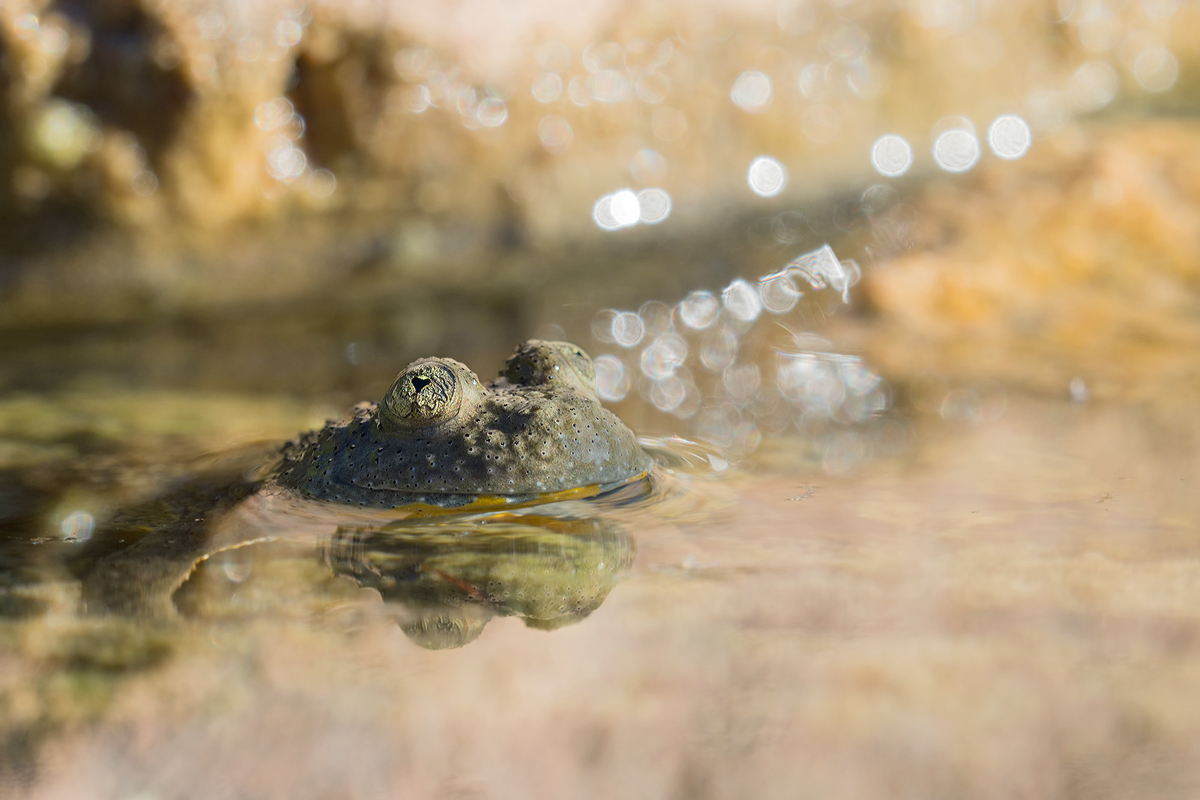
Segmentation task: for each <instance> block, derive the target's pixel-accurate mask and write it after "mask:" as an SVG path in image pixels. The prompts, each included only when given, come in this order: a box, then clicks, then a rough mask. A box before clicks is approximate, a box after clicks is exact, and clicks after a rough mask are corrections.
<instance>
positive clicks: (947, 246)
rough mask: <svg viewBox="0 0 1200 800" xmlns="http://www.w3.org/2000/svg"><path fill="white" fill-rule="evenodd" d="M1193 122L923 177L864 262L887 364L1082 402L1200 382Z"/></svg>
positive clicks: (875, 351) (873, 352) (1197, 159)
mask: <svg viewBox="0 0 1200 800" xmlns="http://www.w3.org/2000/svg"><path fill="white" fill-rule="evenodd" d="M1198 137H1200V126H1197V125H1196V124H1195V123H1191V122H1148V123H1144V124H1138V125H1131V126H1122V127H1112V128H1098V129H1097V128H1088V129H1080V130H1076V131H1073V132H1072V134H1071V135H1064V136H1061V137H1059V138H1057V139H1056V140H1055V141H1053V142H1052V143H1046V144H1045V145H1042V146H1039V147H1036V148H1034V150H1033V151H1031V153H1030V155H1029V156H1028V157H1026V158H1025V159H1023V160H1022V161H1020V162H1016V163H996V164H992V165H990V166H988V167H985V168H983V169H981V170H979V171H978V173H977V174H976V175H975V177H974V178H973V180H971V181H970V182H968V183H960V182H951V181H946V182H943V183H939V184H936V185H933V186H931V187H930V188H929V189H928V190H927V191H926V192H925V193H924V195H923V196H922V198H921V200H920V201H919V202H917V203H916V204H915V206H916V218H917V223H916V228H915V233H914V236H915V248H914V249H913V250H912V251H911V252H910V253H909V254H907V255H904V256H901V257H900V258H899V259H897V260H896V261H894V262H892V263H889V264H885V265H882V266H880V267H879V268H878V269H877V270H874V271H872V272H870V273H869V274H868V276H867V280H866V282H865V289H866V292H867V297H868V298H869V303H870V304H871V305H872V306H873V307H874V308H875V309H876V310H877V311H878V313H879V315H880V317H881V319H880V320H879V324H878V327H877V330H876V332H875V333H874V335H873V337H872V342H873V344H872V346H871V348H870V350H869V354H870V357H871V358H872V360H873V361H874V363H875V364H877V365H878V366H880V367H882V368H883V369H884V371H885V372H892V373H893V374H902V375H908V376H912V375H917V374H919V373H921V372H923V371H926V372H932V373H941V374H945V375H949V376H952V377H953V378H954V379H955V380H957V381H960V382H961V381H986V380H999V381H1003V382H1005V383H1008V384H1014V385H1021V386H1024V387H1025V388H1029V389H1033V390H1036V391H1043V392H1049V393H1051V394H1057V395H1060V396H1064V397H1065V396H1068V392H1069V394H1070V395H1071V396H1072V397H1074V399H1076V400H1077V401H1080V402H1082V401H1083V400H1086V399H1088V398H1089V397H1090V398H1113V397H1116V398H1122V399H1127V400H1130V399H1149V398H1154V397H1155V396H1156V395H1162V394H1164V393H1165V392H1168V391H1171V392H1175V391H1180V390H1184V389H1186V390H1188V391H1192V392H1194V391H1195V389H1196V387H1197V386H1198V385H1200V362H1198V361H1197V359H1196V356H1195V354H1196V348H1197V346H1200V262H1197V259H1196V243H1197V241H1200V149H1198V148H1197V147H1196V142H1197V141H1198V140H1200V139H1198Z"/></svg>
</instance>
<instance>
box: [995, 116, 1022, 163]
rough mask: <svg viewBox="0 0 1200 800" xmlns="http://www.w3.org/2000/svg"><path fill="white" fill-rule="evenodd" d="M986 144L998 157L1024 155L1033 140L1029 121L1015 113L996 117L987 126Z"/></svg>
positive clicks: (1012, 157) (1011, 157) (1007, 157)
mask: <svg viewBox="0 0 1200 800" xmlns="http://www.w3.org/2000/svg"><path fill="white" fill-rule="evenodd" d="M987 138H988V146H989V147H991V148H992V152H993V153H995V154H996V155H998V156H999V157H1000V158H1006V159H1014V158H1020V157H1021V156H1023V155H1025V153H1026V151H1028V150H1029V145H1030V143H1032V141H1033V133H1032V132H1031V131H1030V130H1029V123H1027V122H1026V121H1025V120H1023V119H1021V118H1020V117H1018V116H1016V115H1015V114H1004V115H1003V116H999V117H996V119H995V120H993V121H992V124H991V125H990V126H989V127H988V136H987Z"/></svg>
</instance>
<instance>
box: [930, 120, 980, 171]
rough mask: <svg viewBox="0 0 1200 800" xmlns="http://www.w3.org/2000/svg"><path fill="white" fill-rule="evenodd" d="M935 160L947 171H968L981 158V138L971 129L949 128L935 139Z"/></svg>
mask: <svg viewBox="0 0 1200 800" xmlns="http://www.w3.org/2000/svg"><path fill="white" fill-rule="evenodd" d="M933 160H934V161H936V162H937V165H938V166H939V167H941V168H942V169H944V170H946V171H947V172H966V171H967V170H969V169H970V168H971V167H973V166H975V162H977V161H978V160H979V140H978V139H976V138H975V134H973V133H971V132H970V131H965V130H962V129H960V128H953V129H951V130H948V131H946V132H944V133H942V134H941V135H939V136H938V137H937V139H935V140H934V143H933Z"/></svg>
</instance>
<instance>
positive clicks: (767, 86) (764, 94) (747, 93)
mask: <svg viewBox="0 0 1200 800" xmlns="http://www.w3.org/2000/svg"><path fill="white" fill-rule="evenodd" d="M729 98H730V99H731V100H733V103H734V105H736V106H737V107H738V108H740V109H742V110H743V111H748V112H749V113H751V114H758V113H761V112H763V111H766V110H767V109H768V108H769V107H770V106H771V79H770V78H769V77H767V75H766V74H765V73H762V72H756V71H754V70H746V71H745V72H743V73H742V74H741V75H739V76H738V77H737V80H735V81H734V82H733V89H732V90H730V92H729Z"/></svg>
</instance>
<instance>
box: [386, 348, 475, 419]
mask: <svg viewBox="0 0 1200 800" xmlns="http://www.w3.org/2000/svg"><path fill="white" fill-rule="evenodd" d="M462 401H463V382H462V379H461V378H460V377H459V376H458V375H456V374H455V372H454V370H452V369H451V368H450V367H448V366H446V365H445V364H440V363H438V362H436V361H426V362H417V363H416V364H412V365H410V366H409V367H408V368H407V369H405V370H404V372H401V373H400V376H399V377H398V378H396V382H395V383H393V384H392V388H391V389H388V393H387V394H386V395H385V396H384V398H383V403H382V404H381V408H380V421H381V422H382V423H384V424H385V425H386V426H387V427H389V428H392V429H395V430H401V431H403V430H420V429H422V428H429V427H431V426H436V425H438V424H440V423H442V422H445V421H447V420H449V419H453V418H454V416H455V415H457V414H458V411H459V409H460V408H461V407H462Z"/></svg>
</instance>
